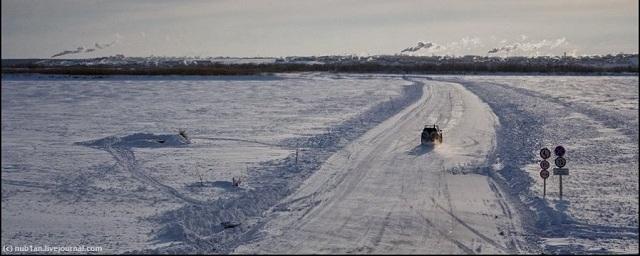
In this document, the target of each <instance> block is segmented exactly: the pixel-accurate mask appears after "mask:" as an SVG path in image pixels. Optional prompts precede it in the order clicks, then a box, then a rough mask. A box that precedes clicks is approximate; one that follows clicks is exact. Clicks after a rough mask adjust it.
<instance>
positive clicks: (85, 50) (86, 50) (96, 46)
mask: <svg viewBox="0 0 640 256" xmlns="http://www.w3.org/2000/svg"><path fill="white" fill-rule="evenodd" d="M117 41H118V40H116V41H113V42H111V43H106V44H100V43H95V44H94V48H84V47H83V46H80V47H78V48H76V49H75V50H64V51H61V52H59V53H56V54H54V55H52V56H51V58H55V57H59V56H64V55H69V54H79V53H89V52H95V51H96V50H102V49H106V48H109V47H111V46H113V45H114V44H116V42H117Z"/></svg>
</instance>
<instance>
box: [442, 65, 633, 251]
mask: <svg viewBox="0 0 640 256" xmlns="http://www.w3.org/2000/svg"><path fill="white" fill-rule="evenodd" d="M441 79H445V80H452V81H456V82H459V83H462V84H463V85H465V86H466V87H467V88H468V89H469V90H471V91H472V92H474V93H475V94H476V95H478V96H479V97H480V98H482V99H483V100H484V101H486V102H487V103H488V104H489V105H490V106H491V108H492V109H493V111H494V112H495V113H496V115H497V116H498V117H499V119H500V123H501V128H500V129H499V130H498V136H497V137H498V141H497V145H498V148H497V152H496V156H495V157H496V159H495V163H496V164H495V167H494V168H495V170H494V171H493V172H492V171H490V172H487V173H488V174H490V175H492V176H494V178H495V179H496V181H498V182H499V183H500V184H501V185H502V186H503V187H505V188H507V189H508V191H510V193H509V194H510V195H511V197H512V201H513V202H516V203H517V202H520V204H519V205H520V207H519V209H520V212H521V213H523V214H524V216H529V217H524V218H523V220H524V221H525V223H524V224H525V227H526V228H527V230H529V232H531V234H533V236H529V237H528V239H529V240H531V242H532V243H533V244H539V245H540V247H541V248H540V250H541V252H543V253H554V254H555V253H558V254H564V253H594V252H597V253H614V252H625V253H633V252H636V253H637V250H638V240H637V239H638V220H637V217H638V162H637V159H638V158H637V157H638V145H637V138H638V128H637V123H638V114H637V113H638V112H637V111H638V109H637V106H638V105H637V104H638V96H637V95H638V94H637V92H638V87H637V78H634V77H626V78H625V77H621V78H610V77H588V78H585V77H573V78H567V77H463V78H453V79H452V78H441ZM612 102H615V103H613V104H611V103H612ZM556 145H563V146H565V147H566V148H567V150H568V151H567V152H568V153H567V156H566V158H567V159H568V164H567V167H568V168H570V169H571V175H570V176H568V177H566V178H565V179H563V186H564V200H558V184H557V177H555V176H552V177H550V178H549V179H548V180H547V199H546V200H545V199H543V198H542V179H541V178H540V177H539V176H538V171H539V167H538V162H539V161H540V158H539V156H538V151H539V150H540V149H541V148H542V147H549V148H553V147H555V146H556ZM552 159H553V158H552Z"/></svg>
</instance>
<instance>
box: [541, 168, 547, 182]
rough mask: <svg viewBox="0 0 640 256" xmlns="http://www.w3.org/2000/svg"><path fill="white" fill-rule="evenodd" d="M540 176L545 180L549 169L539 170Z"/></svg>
mask: <svg viewBox="0 0 640 256" xmlns="http://www.w3.org/2000/svg"><path fill="white" fill-rule="evenodd" d="M540 177H541V178H543V179H545V180H546V179H547V178H549V171H547V170H542V171H540Z"/></svg>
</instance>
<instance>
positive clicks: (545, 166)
mask: <svg viewBox="0 0 640 256" xmlns="http://www.w3.org/2000/svg"><path fill="white" fill-rule="evenodd" d="M550 166H551V164H549V161H547V160H542V161H540V168H542V169H543V170H546V169H549V167H550Z"/></svg>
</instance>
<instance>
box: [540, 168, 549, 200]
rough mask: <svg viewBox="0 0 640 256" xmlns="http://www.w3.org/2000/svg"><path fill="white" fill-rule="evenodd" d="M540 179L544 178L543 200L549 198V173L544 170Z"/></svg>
mask: <svg viewBox="0 0 640 256" xmlns="http://www.w3.org/2000/svg"><path fill="white" fill-rule="evenodd" d="M540 177H541V178H542V198H547V178H549V171H547V170H546V169H542V171H540Z"/></svg>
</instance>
